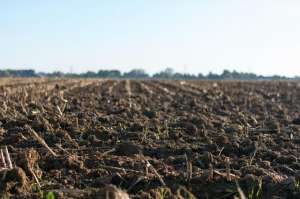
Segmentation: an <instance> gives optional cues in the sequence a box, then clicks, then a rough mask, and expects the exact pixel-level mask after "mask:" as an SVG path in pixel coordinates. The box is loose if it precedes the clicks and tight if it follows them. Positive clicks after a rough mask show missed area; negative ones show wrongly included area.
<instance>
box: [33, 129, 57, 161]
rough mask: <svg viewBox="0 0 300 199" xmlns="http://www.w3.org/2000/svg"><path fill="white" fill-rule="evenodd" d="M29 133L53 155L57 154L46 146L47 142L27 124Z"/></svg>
mask: <svg viewBox="0 0 300 199" xmlns="http://www.w3.org/2000/svg"><path fill="white" fill-rule="evenodd" d="M27 127H28V129H29V131H30V133H31V134H32V135H33V136H34V137H35V139H36V140H37V141H38V142H39V143H40V144H41V145H43V146H44V147H45V148H46V149H47V150H48V151H49V152H50V153H51V154H52V155H53V156H57V155H56V153H55V152H54V151H53V150H52V149H51V148H50V147H49V146H48V144H47V143H46V142H45V140H44V139H43V138H41V137H40V136H39V135H38V134H37V133H36V132H35V131H34V130H33V129H32V128H30V127H29V126H27Z"/></svg>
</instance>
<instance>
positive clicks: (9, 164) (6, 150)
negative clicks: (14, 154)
mask: <svg viewBox="0 0 300 199" xmlns="http://www.w3.org/2000/svg"><path fill="white" fill-rule="evenodd" d="M4 152H5V156H6V160H7V162H8V168H10V169H12V168H13V166H12V163H11V159H10V155H9V153H8V149H7V146H5V148H4Z"/></svg>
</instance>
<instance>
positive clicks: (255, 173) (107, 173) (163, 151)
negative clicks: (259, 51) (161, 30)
mask: <svg viewBox="0 0 300 199" xmlns="http://www.w3.org/2000/svg"><path fill="white" fill-rule="evenodd" d="M0 91H1V92H0V145H1V146H7V147H8V150H9V152H10V154H11V158H12V162H13V164H14V168H13V169H1V170H0V180H1V183H0V192H1V193H0V194H1V196H2V197H11V198H43V197H45V196H46V195H47V194H48V193H49V192H53V193H54V194H55V195H56V198H105V197H106V196H108V197H110V198H116V199H117V198H123V199H126V198H129V197H130V198H136V199H138V198H158V199H160V198H203V199H206V198H234V197H240V195H239V192H238V189H237V187H238V186H240V188H241V190H242V191H243V193H244V194H245V195H246V197H247V198H253V199H259V198H274V199H275V198H300V162H299V160H298V159H299V155H300V82H284V81H282V82H275V81H274V82H272V81H269V82H262V81H261V82H237V81H236V82H208V81H207V82H206V81H185V82H183V81H137V80H130V81H125V80H98V79H95V80H79V79H78V80H74V79H61V80H45V79H43V80H42V79H35V80H34V81H32V80H31V79H23V80H22V81H21V80H19V81H18V83H15V84H10V85H1V86H0ZM32 131H34V132H35V133H36V135H37V136H38V138H37V137H36V136H35V135H34V134H33V133H32ZM41 140H42V141H44V142H45V143H46V144H47V145H48V147H49V148H50V149H51V150H52V151H53V152H51V151H49V149H47V148H46V147H45V144H44V143H42V142H41ZM34 175H36V177H37V178H38V181H39V183H40V184H41V188H40V189H37V182H36V180H35V177H34ZM120 195H121V196H120Z"/></svg>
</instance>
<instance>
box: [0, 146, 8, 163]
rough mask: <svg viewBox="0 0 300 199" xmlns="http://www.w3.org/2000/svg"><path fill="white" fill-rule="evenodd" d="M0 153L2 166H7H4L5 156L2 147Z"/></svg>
mask: <svg viewBox="0 0 300 199" xmlns="http://www.w3.org/2000/svg"><path fill="white" fill-rule="evenodd" d="M0 153H1V161H2V164H3V167H4V168H7V166H6V161H5V158H4V154H3V150H2V149H1V150H0Z"/></svg>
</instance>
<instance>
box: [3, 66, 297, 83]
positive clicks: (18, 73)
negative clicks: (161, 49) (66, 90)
mask: <svg viewBox="0 0 300 199" xmlns="http://www.w3.org/2000/svg"><path fill="white" fill-rule="evenodd" d="M0 77H72V78H132V79H179V80H288V79H300V77H298V76H295V77H294V78H288V77H284V76H278V75H274V76H262V75H256V74H254V73H243V72H237V71H229V70H224V71H223V73H221V74H216V73H212V72H210V73H209V74H207V75H203V74H201V73H199V74H198V75H194V74H188V73H177V72H174V70H173V69H171V68H166V69H165V70H163V71H160V72H158V73H155V74H154V75H149V74H148V73H146V72H145V70H143V69H133V70H131V71H128V72H125V73H122V72H120V71H119V70H99V71H98V72H93V71H88V72H85V73H63V72H60V71H56V72H51V73H45V72H39V73H37V72H35V71H34V70H10V69H8V70H0Z"/></svg>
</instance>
